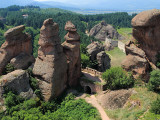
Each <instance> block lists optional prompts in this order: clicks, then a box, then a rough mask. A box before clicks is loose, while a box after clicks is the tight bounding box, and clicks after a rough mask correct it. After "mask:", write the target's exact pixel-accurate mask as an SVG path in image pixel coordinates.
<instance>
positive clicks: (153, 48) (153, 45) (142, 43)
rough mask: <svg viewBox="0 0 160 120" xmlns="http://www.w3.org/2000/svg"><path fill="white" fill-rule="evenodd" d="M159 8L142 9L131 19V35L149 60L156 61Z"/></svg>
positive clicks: (159, 27)
mask: <svg viewBox="0 0 160 120" xmlns="http://www.w3.org/2000/svg"><path fill="white" fill-rule="evenodd" d="M159 21H160V10H157V9H153V10H148V11H143V12H141V13H139V14H138V15H137V16H135V17H134V18H133V19H132V26H133V37H134V39H135V41H136V42H137V43H138V44H139V47H140V48H141V49H142V50H143V51H144V52H145V54H146V56H147V58H148V59H149V61H151V62H152V63H153V64H155V63H156V61H157V58H156V55H157V54H158V52H159V51H160V39H159V38H160V22H159Z"/></svg>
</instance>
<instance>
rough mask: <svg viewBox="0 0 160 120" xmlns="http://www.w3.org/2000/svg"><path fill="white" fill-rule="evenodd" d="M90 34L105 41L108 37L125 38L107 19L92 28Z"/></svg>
mask: <svg viewBox="0 0 160 120" xmlns="http://www.w3.org/2000/svg"><path fill="white" fill-rule="evenodd" d="M89 35H90V36H94V37H95V38H96V39H98V40H101V41H105V39H106V37H107V38H109V39H123V38H122V36H121V35H120V34H119V33H118V32H117V31H116V29H114V27H113V26H111V25H109V24H107V23H106V22H105V21H102V22H101V23H99V24H97V25H95V26H94V27H93V28H92V29H91V30H90V32H89Z"/></svg>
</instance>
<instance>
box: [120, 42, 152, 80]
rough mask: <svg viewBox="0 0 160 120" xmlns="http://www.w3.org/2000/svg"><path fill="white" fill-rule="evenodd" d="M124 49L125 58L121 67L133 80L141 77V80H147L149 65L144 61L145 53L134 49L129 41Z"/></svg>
mask: <svg viewBox="0 0 160 120" xmlns="http://www.w3.org/2000/svg"><path fill="white" fill-rule="evenodd" d="M125 49H126V54H127V56H126V58H125V60H124V61H123V62H122V67H123V68H124V69H125V70H126V71H131V72H132V73H133V76H134V78H138V77H142V78H143V79H148V76H149V63H148V61H147V60H146V54H145V52H144V51H143V50H142V49H140V48H138V47H136V46H135V45H134V44H133V42H131V41H129V42H128V43H127V44H126V46H125Z"/></svg>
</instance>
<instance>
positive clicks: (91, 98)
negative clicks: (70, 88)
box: [84, 95, 110, 120]
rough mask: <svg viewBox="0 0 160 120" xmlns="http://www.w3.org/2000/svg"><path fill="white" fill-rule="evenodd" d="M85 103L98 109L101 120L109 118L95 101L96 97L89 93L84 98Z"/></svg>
mask: <svg viewBox="0 0 160 120" xmlns="http://www.w3.org/2000/svg"><path fill="white" fill-rule="evenodd" d="M84 99H85V100H86V102H87V103H90V104H92V105H93V106H94V107H95V108H97V110H98V111H99V113H100V115H101V118H102V120H110V119H109V117H108V116H107V114H106V112H105V111H104V109H103V108H102V106H101V105H100V104H99V103H98V102H97V99H96V97H95V96H94V95H91V96H90V97H86V98H84Z"/></svg>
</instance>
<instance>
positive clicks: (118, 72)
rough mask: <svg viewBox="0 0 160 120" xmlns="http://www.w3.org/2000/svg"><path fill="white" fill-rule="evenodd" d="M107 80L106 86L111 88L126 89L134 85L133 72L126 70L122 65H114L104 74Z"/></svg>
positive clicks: (103, 76)
mask: <svg viewBox="0 0 160 120" xmlns="http://www.w3.org/2000/svg"><path fill="white" fill-rule="evenodd" d="M102 78H103V79H104V80H105V81H106V88H107V89H111V90H116V89H125V88H129V87H131V86H133V84H134V80H133V77H132V74H131V73H129V72H126V71H124V70H123V69H122V68H121V67H113V68H110V69H109V70H106V72H104V73H103V74H102Z"/></svg>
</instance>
